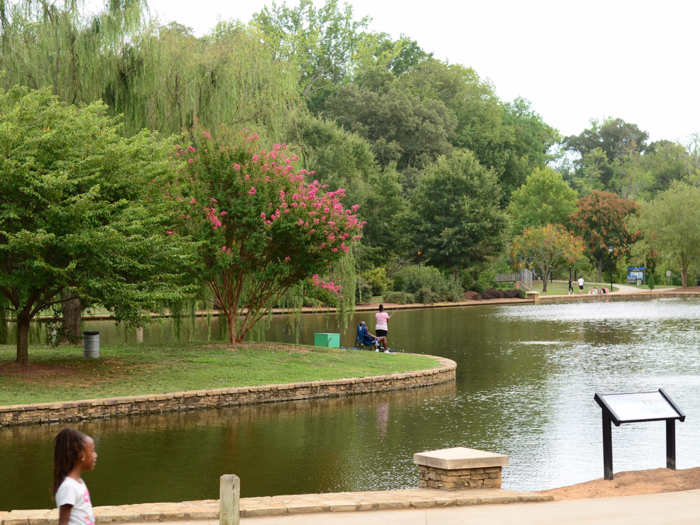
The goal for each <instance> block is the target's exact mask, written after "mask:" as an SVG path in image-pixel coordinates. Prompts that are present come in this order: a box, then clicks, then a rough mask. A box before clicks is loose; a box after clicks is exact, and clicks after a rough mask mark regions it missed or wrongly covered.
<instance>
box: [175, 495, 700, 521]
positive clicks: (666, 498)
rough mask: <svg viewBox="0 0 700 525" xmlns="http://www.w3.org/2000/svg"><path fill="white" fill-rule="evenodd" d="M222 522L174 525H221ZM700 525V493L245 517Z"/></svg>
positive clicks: (304, 519) (287, 519) (322, 519)
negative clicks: (219, 524) (699, 524)
mask: <svg viewBox="0 0 700 525" xmlns="http://www.w3.org/2000/svg"><path fill="white" fill-rule="evenodd" d="M218 523H219V522H218V521H195V522H177V524H173V525H218ZM475 523H479V524H482V523H485V524H494V525H562V524H565V525H582V524H586V525H588V524H596V525H665V524H673V525H697V524H698V523H700V490H690V491H686V492H668V493H666V494H649V495H644V496H627V497H622V498H600V499H585V500H575V501H554V502H548V503H521V504H516V505H479V506H472V507H447V508H434V509H414V510H387V511H381V512H348V513H324V514H304V515H298V516H276V517H263V518H243V519H241V525H458V524H459V525H464V524H475Z"/></svg>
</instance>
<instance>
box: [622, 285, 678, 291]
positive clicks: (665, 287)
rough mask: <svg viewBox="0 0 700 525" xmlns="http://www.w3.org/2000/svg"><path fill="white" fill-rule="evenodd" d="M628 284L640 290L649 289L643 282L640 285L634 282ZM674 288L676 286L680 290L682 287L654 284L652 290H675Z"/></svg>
mask: <svg viewBox="0 0 700 525" xmlns="http://www.w3.org/2000/svg"><path fill="white" fill-rule="evenodd" d="M630 286H634V287H635V288H639V289H640V290H648V289H649V286H648V285H646V284H643V285H641V286H636V285H634V284H630ZM676 288H678V289H680V290H682V289H683V288H682V287H680V286H666V285H663V286H659V285H658V284H657V285H656V286H654V290H675V289H676Z"/></svg>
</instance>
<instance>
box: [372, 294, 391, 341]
mask: <svg viewBox="0 0 700 525" xmlns="http://www.w3.org/2000/svg"><path fill="white" fill-rule="evenodd" d="M374 317H375V319H376V320H377V324H376V326H375V328H374V331H375V333H376V334H377V337H379V340H380V341H381V340H382V338H384V350H383V351H384V352H387V351H388V350H389V342H388V339H387V336H388V334H389V314H388V313H386V312H385V311H384V305H383V304H380V305H379V311H378V312H377V313H376V314H374Z"/></svg>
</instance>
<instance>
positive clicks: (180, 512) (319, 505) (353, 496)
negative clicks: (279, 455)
mask: <svg viewBox="0 0 700 525" xmlns="http://www.w3.org/2000/svg"><path fill="white" fill-rule="evenodd" d="M551 499H552V496H551V495H549V494H537V493H533V492H516V491H514V490H502V489H478V490H474V489H465V490H438V489H405V490H378V491H371V492H334V493H324V494H295V495H290V496H266V497H258V498H241V517H244V518H246V517H247V518H250V517H258V516H282V515H299V514H304V515H306V516H308V515H310V514H324V513H332V514H333V515H335V514H337V513H339V512H344V513H347V512H353V511H354V512H357V513H360V514H362V515H363V516H366V515H368V514H374V512H369V513H368V512H366V511H384V510H397V509H398V510H400V509H403V510H406V509H428V508H435V507H451V506H461V505H468V506H474V505H487V504H502V503H523V502H541V501H551ZM325 515H328V514H325ZM95 518H96V521H97V523H98V524H99V523H113V522H127V523H137V522H138V523H143V522H173V523H177V524H180V523H182V522H183V521H188V520H191V521H193V522H194V521H196V522H198V523H202V524H204V523H207V522H209V520H212V521H211V523H218V518H219V501H218V500H202V501H183V502H181V503H142V504H137V505H120V506H106V507H95ZM57 523H58V512H57V511H56V509H44V510H13V511H12V512H0V525H56V524H57Z"/></svg>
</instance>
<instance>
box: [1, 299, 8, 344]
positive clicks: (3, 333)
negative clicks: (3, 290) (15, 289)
mask: <svg viewBox="0 0 700 525" xmlns="http://www.w3.org/2000/svg"><path fill="white" fill-rule="evenodd" d="M5 306H7V299H6V298H5V296H4V295H2V294H0V345H6V344H7V311H6V310H5V308H4V307H5Z"/></svg>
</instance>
